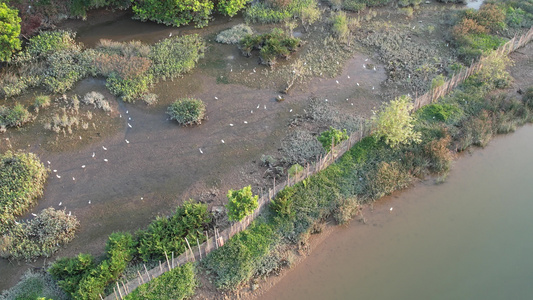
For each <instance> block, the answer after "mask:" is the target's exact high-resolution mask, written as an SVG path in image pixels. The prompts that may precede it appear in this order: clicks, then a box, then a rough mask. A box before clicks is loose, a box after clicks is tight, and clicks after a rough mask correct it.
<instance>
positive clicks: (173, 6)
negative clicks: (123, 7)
mask: <svg viewBox="0 0 533 300" xmlns="http://www.w3.org/2000/svg"><path fill="white" fill-rule="evenodd" d="M213 7H214V4H213V2H211V1H209V0H168V1H162V0H143V1H136V3H135V4H134V5H133V7H132V9H133V12H134V13H135V17H136V18H138V19H140V20H141V21H146V20H150V21H155V22H158V23H163V24H165V25H171V26H181V25H187V24H189V23H190V22H194V23H195V24H196V27H204V26H207V23H208V21H209V16H210V15H211V11H212V10H213Z"/></svg>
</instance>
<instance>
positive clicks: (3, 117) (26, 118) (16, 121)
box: [0, 103, 33, 128]
mask: <svg viewBox="0 0 533 300" xmlns="http://www.w3.org/2000/svg"><path fill="white" fill-rule="evenodd" d="M32 118H33V117H32V115H31V114H30V112H28V110H27V109H26V108H25V107H24V106H23V105H22V104H20V103H17V104H15V106H14V107H13V108H8V107H5V106H3V105H0V126H4V127H6V128H7V127H20V126H22V125H24V124H26V123H28V122H30V121H31V120H32Z"/></svg>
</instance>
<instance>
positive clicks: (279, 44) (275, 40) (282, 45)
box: [239, 28, 301, 66]
mask: <svg viewBox="0 0 533 300" xmlns="http://www.w3.org/2000/svg"><path fill="white" fill-rule="evenodd" d="M300 42H301V41H300V39H297V38H292V37H289V36H288V35H287V34H285V33H284V32H283V31H282V30H281V29H279V28H274V29H273V30H272V32H271V33H265V34H261V35H256V36H252V35H246V36H245V37H244V38H243V39H242V40H241V41H240V43H239V48H240V49H241V51H242V53H243V54H244V55H245V56H251V55H252V51H253V50H259V58H260V59H261V63H262V64H264V65H269V66H273V65H274V64H275V63H276V59H277V58H285V59H288V58H289V55H290V54H291V53H292V52H295V51H296V50H297V48H298V47H299V46H300Z"/></svg>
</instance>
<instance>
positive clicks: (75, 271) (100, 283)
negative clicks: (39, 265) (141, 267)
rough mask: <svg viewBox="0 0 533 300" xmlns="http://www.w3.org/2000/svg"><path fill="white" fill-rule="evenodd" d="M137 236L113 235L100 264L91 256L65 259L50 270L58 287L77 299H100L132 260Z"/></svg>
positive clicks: (57, 262)
mask: <svg viewBox="0 0 533 300" xmlns="http://www.w3.org/2000/svg"><path fill="white" fill-rule="evenodd" d="M133 244H134V243H133V237H132V236H131V234H129V233H113V234H111V235H110V236H109V239H108V241H107V244H106V257H105V259H104V260H103V261H102V262H101V263H99V264H98V265H96V264H94V260H93V258H92V256H91V255H89V254H80V255H78V256H77V257H76V258H61V259H59V260H57V261H56V262H55V263H54V264H53V265H52V267H51V268H50V269H49V270H48V271H49V272H50V274H52V276H53V277H54V279H56V280H57V281H58V285H59V286H60V287H61V288H62V289H63V290H65V292H67V293H69V294H70V295H71V296H72V298H74V299H87V300H93V299H99V298H100V295H104V289H105V287H106V285H107V284H109V283H110V282H112V281H113V280H116V279H117V278H118V277H119V276H120V275H121V274H122V272H123V271H124V269H125V268H126V265H127V263H128V262H129V261H130V260H131V259H132V254H133V253H134V247H133Z"/></svg>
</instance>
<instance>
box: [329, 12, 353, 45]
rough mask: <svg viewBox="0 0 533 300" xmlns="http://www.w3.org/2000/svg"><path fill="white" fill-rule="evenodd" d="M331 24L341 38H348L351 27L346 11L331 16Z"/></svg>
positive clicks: (336, 34)
mask: <svg viewBox="0 0 533 300" xmlns="http://www.w3.org/2000/svg"><path fill="white" fill-rule="evenodd" d="M330 22H331V26H332V30H333V34H334V35H335V36H336V37H338V38H339V39H347V38H348V36H349V35H350V29H349V28H348V20H347V19H346V13H344V12H338V13H336V14H334V15H333V16H332V17H331V20H330Z"/></svg>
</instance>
